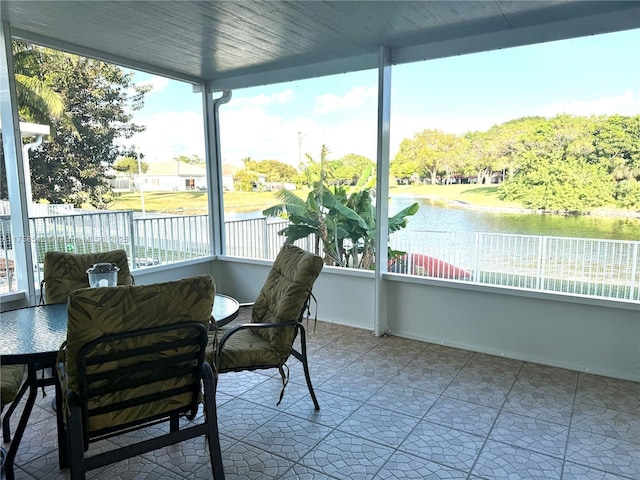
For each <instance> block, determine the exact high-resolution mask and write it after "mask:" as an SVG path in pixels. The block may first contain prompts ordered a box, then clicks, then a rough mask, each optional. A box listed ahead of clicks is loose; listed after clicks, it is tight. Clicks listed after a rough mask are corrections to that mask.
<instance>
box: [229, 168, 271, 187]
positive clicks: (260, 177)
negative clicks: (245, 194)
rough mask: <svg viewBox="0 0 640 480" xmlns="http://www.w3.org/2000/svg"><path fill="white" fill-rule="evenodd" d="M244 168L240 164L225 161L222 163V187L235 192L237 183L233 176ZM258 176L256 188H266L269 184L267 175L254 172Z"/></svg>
mask: <svg viewBox="0 0 640 480" xmlns="http://www.w3.org/2000/svg"><path fill="white" fill-rule="evenodd" d="M240 170H244V168H243V167H239V166H238V165H233V164H231V163H223V164H222V189H223V190H224V191H225V192H233V191H235V189H236V188H235V184H234V180H233V177H235V176H236V174H237V173H238V172H239V171H240ZM252 173H255V175H256V176H257V177H258V183H257V185H256V189H258V190H264V189H265V185H266V184H267V176H266V175H265V174H264V173H259V172H252Z"/></svg>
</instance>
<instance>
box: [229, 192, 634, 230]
mask: <svg viewBox="0 0 640 480" xmlns="http://www.w3.org/2000/svg"><path fill="white" fill-rule="evenodd" d="M413 202H418V204H419V205H420V209H419V210H418V212H417V213H416V214H415V215H414V216H412V217H409V222H408V226H407V230H412V231H437V232H488V233H511V234H516V235H547V236H557V237H574V238H605V239H615V240H636V241H637V240H640V219H637V218H619V217H592V216H588V215H580V216H568V215H553V214H535V213H506V212H492V211H487V210H480V209H473V208H465V207H458V206H453V205H451V204H443V203H441V202H435V201H432V200H429V199H424V198H414V197H392V198H391V200H390V201H389V211H390V214H391V215H393V214H394V213H396V212H398V211H400V210H401V209H403V208H405V207H407V206H408V205H410V204H411V203H413ZM259 217H262V211H260V210H258V211H254V212H229V211H227V212H225V220H227V221H229V220H246V219H250V218H259Z"/></svg>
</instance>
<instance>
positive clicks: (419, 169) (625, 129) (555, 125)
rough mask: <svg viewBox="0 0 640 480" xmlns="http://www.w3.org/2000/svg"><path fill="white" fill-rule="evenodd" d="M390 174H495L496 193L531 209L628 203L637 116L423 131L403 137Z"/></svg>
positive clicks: (439, 178)
mask: <svg viewBox="0 0 640 480" xmlns="http://www.w3.org/2000/svg"><path fill="white" fill-rule="evenodd" d="M390 172H391V174H392V175H394V176H395V177H396V178H398V179H403V180H411V181H416V180H418V179H425V178H428V179H429V180H430V181H431V182H432V183H449V182H451V181H452V180H453V179H455V178H457V177H462V178H465V177H470V176H475V181H476V183H478V184H482V183H489V182H492V183H493V180H494V179H495V177H496V176H500V177H502V178H503V179H504V183H503V184H502V185H501V187H500V198H502V199H503V200H507V201H514V202H519V203H521V204H523V205H525V206H528V207H530V208H536V209H548V210H558V211H570V212H588V211H590V210H592V209H594V208H597V207H602V206H605V205H609V204H614V203H616V204H618V205H627V207H626V208H635V207H634V205H636V197H635V184H634V183H633V182H630V180H634V179H635V180H640V115H636V116H622V115H612V116H601V117H576V116H571V115H557V116H556V117H553V118H549V119H546V118H542V117H525V118H520V119H516V120H512V121H509V122H505V123H503V124H500V125H495V126H493V127H491V128H490V129H489V130H487V131H486V132H470V133H467V134H465V135H463V136H459V137H454V136H450V135H448V134H444V133H443V132H440V131H438V130H424V131H422V132H419V133H416V134H415V135H414V137H413V138H412V139H408V138H405V139H404V140H403V141H402V143H401V145H400V150H399V151H398V154H397V155H396V157H395V158H394V160H393V161H392V162H391V165H390ZM626 197H629V198H626Z"/></svg>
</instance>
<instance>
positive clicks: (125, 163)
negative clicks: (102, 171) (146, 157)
mask: <svg viewBox="0 0 640 480" xmlns="http://www.w3.org/2000/svg"><path fill="white" fill-rule="evenodd" d="M113 169H114V170H115V171H116V172H121V173H125V174H126V175H127V178H128V179H129V185H130V187H131V191H132V192H135V191H136V183H135V181H134V177H135V176H136V175H138V174H139V173H140V172H142V173H147V170H149V164H148V163H147V162H145V161H142V160H140V163H139V164H138V159H137V158H134V157H123V158H120V159H118V160H116V161H115V163H114V164H113Z"/></svg>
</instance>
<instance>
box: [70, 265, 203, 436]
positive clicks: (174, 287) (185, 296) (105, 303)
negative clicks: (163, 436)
mask: <svg viewBox="0 0 640 480" xmlns="http://www.w3.org/2000/svg"><path fill="white" fill-rule="evenodd" d="M214 296H215V284H214V281H213V278H212V277H211V276H209V275H201V276H196V277H190V278H186V279H183V280H178V281H174V282H165V283H158V284H152V285H129V286H118V287H104V288H87V289H80V290H75V291H73V292H71V293H70V294H69V311H68V324H67V341H66V346H65V348H64V349H63V350H62V351H61V352H60V353H59V355H58V361H59V362H60V363H61V364H62V365H60V368H59V372H60V375H61V377H62V376H63V375H64V381H65V387H66V389H69V390H70V391H73V392H75V393H76V394H78V393H79V392H80V387H79V378H78V368H77V361H78V358H79V350H80V349H81V348H82V347H83V346H84V345H85V344H86V343H88V342H90V341H92V340H94V339H97V338H100V337H103V336H105V335H108V334H112V333H120V332H130V331H136V330H142V329H146V328H151V327H155V326H161V325H169V324H175V323H181V322H187V321H190V322H200V323H202V324H204V325H205V326H206V327H207V328H208V326H209V323H210V321H211V313H212V308H213V301H214ZM180 335H181V333H180V332H176V331H171V332H162V333H157V334H153V335H152V336H149V337H144V338H141V337H136V338H134V339H129V340H126V341H125V340H121V341H120V342H122V344H126V345H127V346H133V345H135V346H136V347H138V346H145V345H150V344H151V343H153V342H154V341H158V340H162V341H166V340H170V339H176V338H179V337H180ZM110 348H113V347H111V346H110V344H109V343H106V344H103V345H101V346H100V347H99V348H96V349H95V350H96V353H98V352H99V351H104V352H106V351H109V349H110ZM144 357H145V358H141V357H136V359H135V362H140V361H153V360H155V359H156V358H157V357H158V355H157V354H151V353H150V354H149V357H148V358H147V357H146V356H144ZM116 362H117V363H116V364H115V365H114V363H113V362H110V363H109V364H107V365H105V364H98V365H95V366H91V367H88V370H89V371H90V373H97V372H102V371H104V370H105V369H112V368H114V366H115V367H117V368H124V367H126V366H129V365H131V364H132V360H131V359H128V358H124V359H121V360H117V361H116ZM192 381H193V379H189V378H185V379H184V380H183V379H180V380H175V382H186V383H185V385H186V384H188V383H189V382H192ZM110 382H112V385H116V384H117V383H118V379H112V380H110ZM171 382H173V380H172V381H171ZM171 382H167V381H165V382H163V383H162V384H158V385H146V386H145V387H144V389H145V390H144V391H143V390H140V389H137V390H135V389H123V390H121V391H118V392H116V393H111V394H107V395H103V396H100V397H98V398H91V399H89V405H88V407H89V408H93V407H95V406H96V405H108V404H113V403H118V402H121V401H123V400H127V399H128V398H135V397H140V396H142V395H145V394H154V393H156V392H158V391H159V390H160V389H166V388H172V387H177V386H179V385H178V383H171ZM169 383H171V384H169ZM192 398H193V397H192V396H191V394H189V393H183V394H180V395H176V396H175V397H171V399H170V400H166V399H165V400H163V402H157V403H156V404H152V405H149V404H146V405H141V406H136V407H133V408H130V409H127V410H120V411H116V412H111V413H107V414H104V415H98V416H92V417H90V420H89V431H90V432H92V431H99V430H101V429H103V428H107V427H112V426H115V425H122V424H125V423H127V422H129V421H136V420H139V419H141V418H148V417H149V416H150V415H152V414H162V413H164V412H167V411H170V410H173V409H174V408H180V407H181V406H182V405H189V402H190V401H191V399H192Z"/></svg>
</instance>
